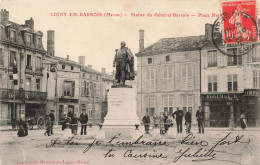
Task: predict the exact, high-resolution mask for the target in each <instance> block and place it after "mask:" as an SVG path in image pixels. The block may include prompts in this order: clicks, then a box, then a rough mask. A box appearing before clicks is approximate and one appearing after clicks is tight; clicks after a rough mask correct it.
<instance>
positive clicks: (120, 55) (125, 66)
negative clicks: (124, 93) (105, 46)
mask: <svg viewBox="0 0 260 165" xmlns="http://www.w3.org/2000/svg"><path fill="white" fill-rule="evenodd" d="M113 67H116V74H115V76H114V78H115V80H116V85H117V86H125V80H134V78H135V75H134V56H133V54H132V52H131V50H130V49H129V48H127V47H126V43H125V42H124V41H122V42H121V47H120V49H116V54H115V58H114V61H113Z"/></svg>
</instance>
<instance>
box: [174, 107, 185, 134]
mask: <svg viewBox="0 0 260 165" xmlns="http://www.w3.org/2000/svg"><path fill="white" fill-rule="evenodd" d="M176 109H177V110H176V111H175V112H174V113H173V114H172V117H173V118H175V117H174V116H175V115H176V124H177V132H178V133H182V118H183V111H182V110H181V109H179V107H177V108H176Z"/></svg>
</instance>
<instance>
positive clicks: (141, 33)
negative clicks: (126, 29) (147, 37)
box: [139, 29, 144, 52]
mask: <svg viewBox="0 0 260 165" xmlns="http://www.w3.org/2000/svg"><path fill="white" fill-rule="evenodd" d="M143 50H144V30H142V29H140V30H139V52H142V51H143Z"/></svg>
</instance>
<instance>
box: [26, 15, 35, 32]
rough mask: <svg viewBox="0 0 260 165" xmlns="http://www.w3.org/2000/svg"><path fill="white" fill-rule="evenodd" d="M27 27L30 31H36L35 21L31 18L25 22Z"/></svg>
mask: <svg viewBox="0 0 260 165" xmlns="http://www.w3.org/2000/svg"><path fill="white" fill-rule="evenodd" d="M25 25H27V26H28V27H29V28H30V29H32V30H34V20H33V18H32V17H31V18H30V19H29V20H25Z"/></svg>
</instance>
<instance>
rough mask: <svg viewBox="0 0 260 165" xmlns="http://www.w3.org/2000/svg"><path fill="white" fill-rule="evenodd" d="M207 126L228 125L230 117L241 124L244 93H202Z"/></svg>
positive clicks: (236, 123)
mask: <svg viewBox="0 0 260 165" xmlns="http://www.w3.org/2000/svg"><path fill="white" fill-rule="evenodd" d="M201 101H202V107H203V110H204V112H205V126H206V127H228V126H229V124H230V119H231V118H233V119H232V120H233V121H234V126H235V127H236V126H238V125H239V121H240V115H241V113H242V111H243V101H244V99H243V93H217V94H209V93H207V94H201Z"/></svg>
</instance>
